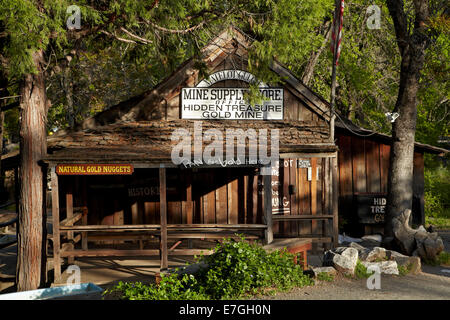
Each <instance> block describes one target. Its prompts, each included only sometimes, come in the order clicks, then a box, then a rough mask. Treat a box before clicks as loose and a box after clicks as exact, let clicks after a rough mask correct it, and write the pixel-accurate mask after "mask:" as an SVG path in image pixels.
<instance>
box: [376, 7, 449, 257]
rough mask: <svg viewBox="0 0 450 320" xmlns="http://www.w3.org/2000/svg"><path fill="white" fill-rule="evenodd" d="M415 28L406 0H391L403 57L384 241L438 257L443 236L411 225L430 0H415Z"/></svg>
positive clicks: (410, 252)
mask: <svg viewBox="0 0 450 320" xmlns="http://www.w3.org/2000/svg"><path fill="white" fill-rule="evenodd" d="M413 2H414V11H415V12H414V13H415V20H414V29H413V31H412V34H409V31H408V22H407V21H408V17H407V15H406V13H405V12H404V4H403V1H399V0H388V1H387V5H388V9H389V13H390V15H391V16H392V20H393V22H394V28H395V34H396V39H397V45H398V48H399V51H400V55H401V57H402V60H401V69H400V86H399V92H398V97H397V102H396V104H395V109H394V111H395V112H398V113H399V114H400V116H399V117H398V119H397V120H396V121H395V122H394V125H393V129H392V145H391V154H390V161H389V162H390V169H389V177H388V196H387V204H386V224H385V230H384V236H385V239H384V242H385V244H386V245H388V246H394V247H396V249H399V250H400V251H402V252H403V253H405V254H416V255H419V256H421V257H422V258H426V259H435V258H436V255H437V254H439V253H440V252H441V251H442V249H443V243H442V239H440V238H439V237H438V235H437V234H430V233H427V232H426V230H424V229H421V228H419V229H417V230H415V229H412V228H410V227H409V223H410V221H408V220H410V213H411V208H412V200H413V166H414V164H413V163H414V162H413V161H414V136H415V132H416V118H417V92H418V89H419V79H420V72H421V69H422V67H423V64H424V60H425V50H426V47H427V45H428V42H429V38H428V36H427V34H426V32H427V23H428V19H429V12H428V1H427V0H414V1H413Z"/></svg>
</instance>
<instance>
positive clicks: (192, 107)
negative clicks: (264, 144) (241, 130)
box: [181, 87, 283, 120]
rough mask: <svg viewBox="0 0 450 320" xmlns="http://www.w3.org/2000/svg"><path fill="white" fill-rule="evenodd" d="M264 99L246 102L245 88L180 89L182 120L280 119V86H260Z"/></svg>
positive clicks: (281, 93)
mask: <svg viewBox="0 0 450 320" xmlns="http://www.w3.org/2000/svg"><path fill="white" fill-rule="evenodd" d="M259 90H260V92H261V93H262V95H263V96H264V97H265V99H264V100H263V101H262V102H261V104H255V105H250V104H249V103H248V102H247V101H246V99H245V97H246V96H247V94H248V92H249V89H246V88H202V87H200V88H199V87H195V88H182V90H181V118H182V119H200V120H204V119H220V120H283V89H282V88H267V87H264V88H260V89H259Z"/></svg>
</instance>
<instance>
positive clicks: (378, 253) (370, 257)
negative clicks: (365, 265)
mask: <svg viewBox="0 0 450 320" xmlns="http://www.w3.org/2000/svg"><path fill="white" fill-rule="evenodd" d="M384 258H386V249H384V248H381V247H375V248H373V249H372V250H371V251H369V253H367V256H366V257H365V259H363V257H360V259H361V260H365V261H369V262H373V261H376V260H379V259H384Z"/></svg>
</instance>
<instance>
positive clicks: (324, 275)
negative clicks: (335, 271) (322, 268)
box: [317, 272, 334, 282]
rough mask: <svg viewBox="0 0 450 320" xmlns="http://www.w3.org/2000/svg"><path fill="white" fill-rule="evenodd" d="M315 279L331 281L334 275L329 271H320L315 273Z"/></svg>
mask: <svg viewBox="0 0 450 320" xmlns="http://www.w3.org/2000/svg"><path fill="white" fill-rule="evenodd" d="M317 280H320V281H327V282H332V281H333V280H334V276H333V275H332V274H329V273H326V272H320V273H319V274H318V275H317Z"/></svg>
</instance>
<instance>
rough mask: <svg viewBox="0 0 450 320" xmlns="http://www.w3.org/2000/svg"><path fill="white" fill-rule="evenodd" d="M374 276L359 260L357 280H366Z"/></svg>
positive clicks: (356, 271)
mask: <svg viewBox="0 0 450 320" xmlns="http://www.w3.org/2000/svg"><path fill="white" fill-rule="evenodd" d="M371 275H372V273H370V272H368V271H367V268H366V267H365V266H364V265H363V264H362V263H361V261H360V260H359V259H358V261H357V262H356V267H355V278H357V279H365V278H368V277H370V276H371Z"/></svg>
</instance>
